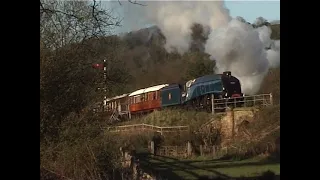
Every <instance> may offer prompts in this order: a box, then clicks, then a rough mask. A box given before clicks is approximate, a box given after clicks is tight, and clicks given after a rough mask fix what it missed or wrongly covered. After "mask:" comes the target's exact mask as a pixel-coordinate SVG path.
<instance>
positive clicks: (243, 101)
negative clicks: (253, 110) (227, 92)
mask: <svg viewBox="0 0 320 180" xmlns="http://www.w3.org/2000/svg"><path fill="white" fill-rule="evenodd" d="M272 104H273V98H272V94H259V95H253V96H243V97H234V98H226V99H214V102H213V109H215V110H220V109H225V108H226V107H230V106H231V107H234V108H236V107H252V106H269V105H272Z"/></svg>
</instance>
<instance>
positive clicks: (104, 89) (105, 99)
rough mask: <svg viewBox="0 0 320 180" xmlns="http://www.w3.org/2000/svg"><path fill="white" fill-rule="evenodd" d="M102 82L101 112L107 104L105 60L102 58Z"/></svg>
mask: <svg viewBox="0 0 320 180" xmlns="http://www.w3.org/2000/svg"><path fill="white" fill-rule="evenodd" d="M103 81H104V82H103V84H104V87H103V92H104V94H103V112H104V110H105V109H104V108H105V107H106V106H107V96H106V94H107V60H105V59H104V60H103Z"/></svg>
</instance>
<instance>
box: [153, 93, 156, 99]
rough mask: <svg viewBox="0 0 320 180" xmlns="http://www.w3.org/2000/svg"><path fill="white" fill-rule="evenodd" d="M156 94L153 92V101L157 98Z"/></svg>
mask: <svg viewBox="0 0 320 180" xmlns="http://www.w3.org/2000/svg"><path fill="white" fill-rule="evenodd" d="M156 93H157V92H153V100H156V98H157V94H156Z"/></svg>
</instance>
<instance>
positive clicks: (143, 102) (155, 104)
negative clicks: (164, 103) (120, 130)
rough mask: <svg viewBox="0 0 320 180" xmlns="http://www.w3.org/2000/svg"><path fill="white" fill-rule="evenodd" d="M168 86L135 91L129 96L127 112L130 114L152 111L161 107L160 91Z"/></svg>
mask: <svg viewBox="0 0 320 180" xmlns="http://www.w3.org/2000/svg"><path fill="white" fill-rule="evenodd" d="M166 86H168V84H161V85H157V86H152V87H148V88H144V89H140V90H137V91H135V92H132V93H131V94H129V110H130V113H131V114H135V113H140V112H146V111H152V110H154V109H159V108H160V107H161V98H160V89H162V88H164V87H166Z"/></svg>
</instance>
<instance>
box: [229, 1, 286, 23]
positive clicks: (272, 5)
mask: <svg viewBox="0 0 320 180" xmlns="http://www.w3.org/2000/svg"><path fill="white" fill-rule="evenodd" d="M225 6H226V7H227V8H228V9H229V10H230V14H231V16H232V17H236V16H242V17H243V18H244V19H245V20H247V21H248V22H253V21H254V20H255V19H256V18H257V17H259V16H262V17H264V18H265V19H267V20H268V21H273V20H280V1H226V2H225Z"/></svg>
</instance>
